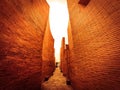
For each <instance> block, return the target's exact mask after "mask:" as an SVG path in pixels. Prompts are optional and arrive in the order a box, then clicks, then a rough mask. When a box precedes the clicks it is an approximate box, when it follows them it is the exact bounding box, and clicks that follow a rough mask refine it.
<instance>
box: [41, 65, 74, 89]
mask: <svg viewBox="0 0 120 90" xmlns="http://www.w3.org/2000/svg"><path fill="white" fill-rule="evenodd" d="M42 90H73V89H72V87H71V86H69V85H66V78H65V77H64V76H63V74H62V73H61V72H60V69H59V67H58V68H56V70H55V72H54V75H53V76H52V77H50V79H49V80H48V81H46V82H44V83H43V84H42Z"/></svg>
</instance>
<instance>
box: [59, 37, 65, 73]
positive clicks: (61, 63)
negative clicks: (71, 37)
mask: <svg viewBox="0 0 120 90" xmlns="http://www.w3.org/2000/svg"><path fill="white" fill-rule="evenodd" d="M64 49H65V37H63V38H62V41H61V48H60V69H61V71H63V66H64V61H65V50H64Z"/></svg>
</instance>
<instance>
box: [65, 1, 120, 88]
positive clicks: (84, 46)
mask: <svg viewBox="0 0 120 90" xmlns="http://www.w3.org/2000/svg"><path fill="white" fill-rule="evenodd" d="M67 1H68V9H69V15H70V24H71V29H70V28H69V31H68V34H69V35H68V36H69V47H70V79H71V82H72V86H73V87H74V89H75V90H80V89H81V90H119V89H120V85H119V84H120V36H119V35H120V1H119V0H105V1H103V0H90V2H89V3H88V5H87V6H83V5H81V4H79V3H78V0H67Z"/></svg>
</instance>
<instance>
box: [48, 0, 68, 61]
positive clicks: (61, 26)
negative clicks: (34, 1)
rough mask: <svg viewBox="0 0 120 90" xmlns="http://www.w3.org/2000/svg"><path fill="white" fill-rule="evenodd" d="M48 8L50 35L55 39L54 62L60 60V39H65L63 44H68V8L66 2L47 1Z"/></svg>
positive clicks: (61, 0) (59, 0)
mask: <svg viewBox="0 0 120 90" xmlns="http://www.w3.org/2000/svg"><path fill="white" fill-rule="evenodd" d="M47 2H48V4H49V6H50V13H49V19H50V29H51V32H52V35H53V37H54V39H55V45H54V48H55V57H56V61H59V60H60V47H61V39H62V37H65V39H66V40H65V42H66V43H68V40H67V27H68V20H69V15H68V8H67V1H66V0H47Z"/></svg>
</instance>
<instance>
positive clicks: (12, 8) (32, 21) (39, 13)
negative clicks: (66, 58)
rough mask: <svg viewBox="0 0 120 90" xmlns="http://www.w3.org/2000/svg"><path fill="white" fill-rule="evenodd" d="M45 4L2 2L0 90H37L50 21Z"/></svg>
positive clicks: (20, 0) (34, 0)
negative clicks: (45, 38) (44, 43)
mask: <svg viewBox="0 0 120 90" xmlns="http://www.w3.org/2000/svg"><path fill="white" fill-rule="evenodd" d="M48 13H49V6H48V4H47V3H46V2H45V0H0V90H37V89H40V85H41V81H42V79H41V78H42V45H43V38H44V33H45V28H46V25H47V21H48Z"/></svg>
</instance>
